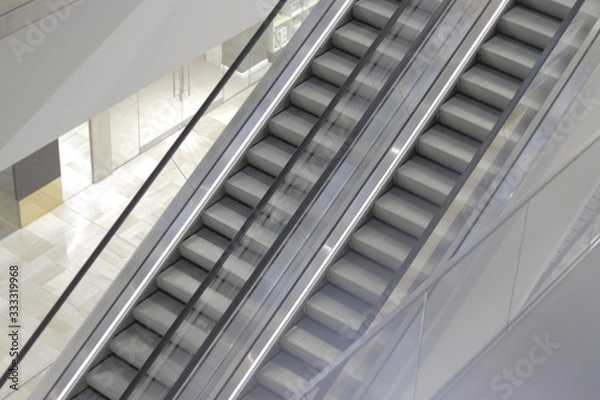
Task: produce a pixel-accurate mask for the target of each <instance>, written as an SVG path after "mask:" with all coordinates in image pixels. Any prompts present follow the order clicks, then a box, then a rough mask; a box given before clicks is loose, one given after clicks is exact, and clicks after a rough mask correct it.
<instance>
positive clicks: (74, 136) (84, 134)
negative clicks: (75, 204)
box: [58, 121, 93, 200]
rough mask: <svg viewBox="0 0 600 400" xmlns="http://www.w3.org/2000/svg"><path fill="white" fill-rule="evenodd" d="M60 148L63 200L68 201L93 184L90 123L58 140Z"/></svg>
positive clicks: (85, 123)
mask: <svg viewBox="0 0 600 400" xmlns="http://www.w3.org/2000/svg"><path fill="white" fill-rule="evenodd" d="M58 147H59V152H60V175H61V181H62V189H63V199H64V200H68V199H70V198H71V197H73V196H74V195H76V194H77V193H79V192H80V191H81V190H83V189H85V188H86V187H88V186H90V185H91V184H92V183H93V182H92V156H91V151H90V127H89V123H88V122H87V121H86V122H84V123H83V124H81V125H79V126H78V127H77V128H75V129H73V130H72V131H70V132H68V133H66V134H64V135H63V136H61V137H60V138H58Z"/></svg>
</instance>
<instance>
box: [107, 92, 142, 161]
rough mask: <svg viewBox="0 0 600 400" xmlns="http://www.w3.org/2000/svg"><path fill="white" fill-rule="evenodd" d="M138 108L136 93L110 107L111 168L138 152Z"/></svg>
mask: <svg viewBox="0 0 600 400" xmlns="http://www.w3.org/2000/svg"><path fill="white" fill-rule="evenodd" d="M138 110H139V106H138V95H137V93H136V94H134V95H133V96H130V97H128V98H126V99H125V100H123V101H121V102H120V103H118V104H116V105H114V106H112V107H111V108H110V142H111V154H112V168H113V170H114V169H117V168H118V167H120V166H121V165H123V164H125V163H126V162H127V161H129V160H131V159H132V158H134V157H136V156H137V155H138V154H139V153H140V144H139V139H138V129H139V126H138Z"/></svg>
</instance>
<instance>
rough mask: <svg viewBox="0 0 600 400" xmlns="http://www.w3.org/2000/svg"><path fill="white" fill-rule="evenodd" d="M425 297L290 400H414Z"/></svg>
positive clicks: (357, 344)
mask: <svg viewBox="0 0 600 400" xmlns="http://www.w3.org/2000/svg"><path fill="white" fill-rule="evenodd" d="M425 303H426V301H425V297H422V298H420V299H418V300H416V301H415V302H414V303H413V304H411V305H410V306H408V307H407V308H406V309H405V310H404V312H402V313H401V314H398V315H396V316H394V317H393V318H392V319H391V320H389V321H387V322H386V323H385V324H383V325H380V326H378V327H377V330H375V331H374V332H373V334H372V335H371V336H370V337H369V339H368V340H364V341H359V342H357V343H356V344H355V345H353V346H351V347H350V348H348V349H347V350H346V351H344V353H342V355H341V356H340V358H339V359H340V362H339V363H336V364H334V365H332V366H329V367H328V368H326V369H324V370H323V371H321V372H320V373H319V374H318V375H317V376H316V377H315V378H314V379H313V380H311V381H310V382H308V383H307V384H306V385H305V386H304V387H302V388H300V390H298V391H297V393H296V394H295V395H294V396H293V397H291V399H293V400H299V399H313V400H316V399H344V400H361V399H381V400H412V399H413V398H414V394H415V393H414V390H415V383H416V379H415V378H416V376H417V375H416V373H417V368H418V366H419V362H420V359H419V357H420V343H421V341H422V338H421V330H422V326H423V310H424V305H425Z"/></svg>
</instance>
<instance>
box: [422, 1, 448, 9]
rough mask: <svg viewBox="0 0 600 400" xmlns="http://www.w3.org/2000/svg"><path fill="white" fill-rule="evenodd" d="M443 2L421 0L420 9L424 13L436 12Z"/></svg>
mask: <svg viewBox="0 0 600 400" xmlns="http://www.w3.org/2000/svg"><path fill="white" fill-rule="evenodd" d="M442 1H443V0H421V1H419V8H420V9H421V10H424V11H428V12H434V11H435V10H437V8H438V7H439V6H440V4H442Z"/></svg>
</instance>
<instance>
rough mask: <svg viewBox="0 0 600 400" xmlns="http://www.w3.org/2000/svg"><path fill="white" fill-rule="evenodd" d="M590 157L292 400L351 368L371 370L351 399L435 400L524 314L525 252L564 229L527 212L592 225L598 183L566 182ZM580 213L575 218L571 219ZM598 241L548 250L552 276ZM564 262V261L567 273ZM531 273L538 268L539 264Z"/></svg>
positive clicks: (331, 385) (591, 165) (541, 188)
mask: <svg viewBox="0 0 600 400" xmlns="http://www.w3.org/2000/svg"><path fill="white" fill-rule="evenodd" d="M598 156H600V138H598V139H596V140H595V141H594V142H593V143H591V144H590V145H588V146H587V147H586V148H584V149H583V150H582V151H581V152H579V154H578V155H577V156H576V158H575V159H574V160H573V161H572V162H570V163H569V164H568V165H566V166H564V168H562V169H561V170H560V171H559V172H558V173H556V174H555V175H553V176H550V177H549V178H548V180H546V181H544V182H542V183H541V184H539V185H538V186H537V187H536V188H534V190H533V193H532V194H530V195H529V196H527V197H526V198H524V199H521V200H520V201H519V202H518V203H517V204H515V205H514V206H513V207H511V208H510V210H507V212H506V214H505V215H504V216H503V217H502V218H501V219H500V220H499V221H496V223H494V224H492V226H489V227H487V228H486V230H485V231H484V232H483V234H482V235H481V236H480V237H478V238H477V239H476V240H475V241H474V242H473V244H472V246H470V247H469V248H468V249H465V250H464V251H461V252H460V253H459V254H457V255H456V256H455V257H454V258H452V259H451V260H450V261H449V262H447V263H446V264H444V265H442V266H440V268H439V269H438V270H437V271H436V272H435V273H434V275H432V276H431V277H430V278H429V279H428V280H427V281H426V282H425V284H424V285H423V286H422V287H421V288H419V289H417V290H416V291H415V292H413V293H412V294H411V295H409V296H408V297H407V298H405V299H404V302H403V303H402V304H401V305H400V306H399V307H397V308H396V309H394V310H393V311H392V312H390V313H389V314H388V315H387V316H386V317H385V318H384V320H383V321H382V323H380V324H378V325H376V326H374V327H372V329H371V330H370V331H369V332H368V333H367V334H366V335H365V336H364V337H363V338H361V339H359V340H358V341H357V343H355V345H353V346H351V347H350V348H349V349H348V350H346V351H345V352H344V354H343V355H342V356H340V357H339V358H338V359H337V361H336V363H335V364H334V365H333V366H331V367H329V368H326V369H324V370H323V371H322V372H321V373H320V374H319V375H318V376H317V377H316V378H315V379H313V380H312V381H311V382H310V383H309V384H307V385H306V386H305V387H304V388H303V389H302V390H299V391H298V393H297V394H296V395H295V397H294V399H302V398H311V399H323V398H328V396H329V395H331V394H333V393H335V392H336V391H339V390H344V388H345V387H346V385H348V378H347V375H350V374H351V371H353V370H357V369H358V370H360V368H368V369H369V372H372V371H370V370H371V369H374V370H375V371H374V372H372V373H370V374H369V373H365V374H364V375H362V376H363V379H362V380H361V382H360V384H358V383H357V384H356V386H352V393H359V394H362V393H368V392H370V391H375V392H372V393H376V397H373V398H378V399H390V400H391V399H397V398H407V399H430V398H434V397H435V396H436V395H437V394H439V391H440V390H442V389H443V388H444V387H445V385H446V384H447V383H448V382H449V381H450V380H451V379H452V378H453V377H454V376H456V375H457V374H458V373H460V372H461V371H462V370H463V369H464V368H465V367H466V366H468V365H469V364H470V363H471V362H472V361H473V360H474V359H475V358H476V357H477V355H478V354H479V353H480V351H481V350H482V349H484V348H485V347H486V346H488V345H489V344H490V343H492V342H493V341H494V340H495V339H496V338H497V336H498V335H500V334H502V333H503V332H505V331H506V330H507V328H508V327H509V326H510V324H511V323H512V322H513V321H515V320H516V319H517V318H519V316H520V315H522V313H523V312H525V311H526V309H527V308H523V307H516V305H517V304H519V303H522V302H523V300H522V297H521V295H520V294H519V291H520V289H519V288H523V287H525V286H529V287H531V283H532V281H531V280H530V276H531V270H532V268H531V264H530V262H531V260H532V255H537V256H538V257H539V255H540V254H544V253H540V247H539V244H538V245H532V244H533V243H535V240H536V239H537V238H539V237H540V236H543V237H544V238H549V237H550V235H549V234H548V232H552V233H554V235H555V237H561V236H564V235H562V232H564V230H565V225H557V224H556V221H555V220H553V219H550V218H540V217H539V215H536V212H535V210H539V209H540V208H541V207H546V211H548V210H551V211H555V212H556V213H557V214H562V215H558V218H559V219H560V218H564V219H565V220H571V221H572V222H573V223H574V226H575V227H577V226H579V225H580V222H579V221H584V224H585V225H588V226H591V224H590V222H591V221H593V220H594V219H595V218H596V215H595V213H593V212H587V211H585V210H587V209H589V208H590V206H591V208H595V207H597V205H598V197H597V194H598V191H599V190H600V177H598V176H594V175H595V174H588V177H587V178H586V179H585V180H583V181H580V182H575V181H574V177H575V176H581V174H582V172H583V171H586V170H587V171H589V170H590V169H595V170H597V167H598ZM561 190H562V191H565V190H566V191H568V192H569V193H572V196H570V197H569V199H568V201H565V200H564V199H557V195H556V193H557V192H558V191H561ZM581 209H584V212H583V213H581V214H579V213H578V211H579V210H581ZM598 239H599V237H598V235H595V236H591V235H587V234H584V235H582V236H581V239H580V242H579V245H578V246H571V245H569V241H568V240H567V242H565V243H562V242H560V241H559V244H556V243H547V245H548V248H555V249H556V248H558V249H561V250H559V253H557V254H556V257H555V259H556V258H560V259H562V260H565V262H564V264H563V267H562V271H561V272H562V273H564V272H565V271H567V270H569V269H570V268H572V267H573V266H574V265H575V264H576V263H577V260H578V256H579V255H581V254H582V253H583V252H585V250H587V249H589V248H590V247H592V246H595V245H596V244H598ZM542 242H543V240H542ZM549 254H552V253H549ZM566 260H571V261H570V262H568V265H567V261H566ZM538 264H539V266H541V267H545V266H546V265H547V264H544V263H542V262H541V261H540V262H539V263H538ZM541 270H543V268H542V269H541ZM539 271H540V270H539V269H538V272H539ZM559 278H560V274H556V275H555V276H554V277H552V278H550V279H548V280H547V281H544V288H547V287H548V286H549V285H550V284H551V283H553V282H554V281H556V279H559ZM544 288H540V290H537V291H534V292H532V296H531V297H530V301H534V300H535V299H537V298H538V297H539V296H540V295H542V294H543V291H544ZM409 321H410V323H408V322H409ZM417 326H419V328H418V334H416V333H415V332H416V331H417V328H416V327H417ZM388 332H393V333H394V335H395V338H391V337H390V336H386V334H388V335H389V333H388ZM382 337H386V342H385V345H386V346H388V347H386V350H384V351H381V350H379V349H380V348H381V343H382V340H381V339H382ZM366 355H368V356H367V358H365V356H366ZM371 356H373V357H374V358H371ZM350 366H353V367H352V368H350ZM346 370H348V372H347V373H344V371H346ZM391 371H393V373H391ZM381 389H385V390H384V392H381ZM308 394H310V395H308ZM484 394H485V393H482V394H481V395H484ZM315 395H316V396H315ZM348 398H352V397H348ZM357 398H360V397H357ZM363 398H370V397H363Z"/></svg>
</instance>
